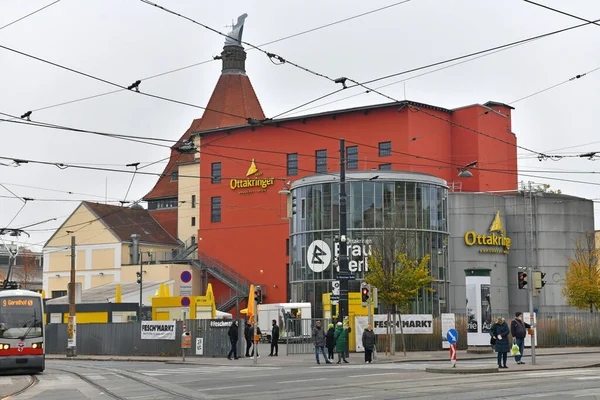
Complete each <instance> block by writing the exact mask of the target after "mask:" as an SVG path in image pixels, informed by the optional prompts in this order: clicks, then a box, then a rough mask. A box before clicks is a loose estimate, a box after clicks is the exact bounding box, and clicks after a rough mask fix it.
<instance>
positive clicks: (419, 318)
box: [355, 314, 433, 351]
mask: <svg viewBox="0 0 600 400" xmlns="http://www.w3.org/2000/svg"><path fill="white" fill-rule="evenodd" d="M368 323H369V317H356V319H355V324H356V332H355V333H356V351H364V350H365V349H364V348H363V347H362V334H363V332H364V330H365V328H366V327H367V324H368ZM393 323H394V316H393V315H391V316H390V332H391V331H392V329H393V327H392V326H393ZM387 325H388V320H387V314H378V315H374V316H373V332H374V333H375V334H376V335H385V334H386V333H387ZM402 330H403V331H404V333H405V334H407V335H412V334H432V333H433V315H431V314H402ZM396 334H398V335H399V334H400V318H399V316H398V315H396Z"/></svg>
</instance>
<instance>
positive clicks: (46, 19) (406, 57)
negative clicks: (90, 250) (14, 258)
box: [0, 0, 600, 249]
mask: <svg viewBox="0 0 600 400" xmlns="http://www.w3.org/2000/svg"><path fill="white" fill-rule="evenodd" d="M157 1H158V2H159V3H160V4H161V5H164V6H165V7H168V8H171V9H173V10H175V11H178V12H180V13H181V14H184V15H187V16H189V17H191V18H193V19H195V20H197V21H199V22H202V23H204V24H207V25H210V26H212V27H214V28H215V29H218V30H220V31H223V32H227V31H228V30H229V28H226V25H231V21H232V20H233V19H237V17H238V16H239V15H240V14H242V13H248V18H247V20H246V24H245V28H244V37H243V40H245V41H247V42H250V43H252V44H256V45H260V44H263V43H266V42H270V41H272V40H276V39H279V38H282V37H285V36H288V35H291V34H295V33H298V32H301V31H305V30H308V29H310V28H314V27H318V26H320V25H323V24H327V23H330V22H334V21H338V20H340V19H344V18H347V17H350V16H354V15H357V14H360V13H363V12H366V11H369V10H373V9H376V8H379V7H383V6H387V5H390V4H394V3H396V2H397V1H393V0H387V1H384V0H371V1H368V2H367V1H358V0H343V1H342V0H336V1H331V0H328V1H320V2H316V1H315V2H306V1H303V2H299V1H296V2H291V1H275V0H260V1H258V0H255V1H249V0H244V1H242V0H229V1H219V2H217V1H192V0H186V1H183V0H180V1H169V0H157ZM51 2H52V0H45V1H39V0H28V1H26V2H24V1H19V0H2V1H1V2H0V9H1V12H0V27H2V26H4V25H6V24H8V23H10V22H12V21H14V20H16V19H18V18H20V17H22V16H24V15H26V14H28V13H30V12H32V11H35V10H36V9H38V8H40V7H43V6H44V5H47V4H49V3H51ZM544 4H546V5H548V6H552V7H556V8H560V9H562V10H564V11H567V12H570V13H572V14H576V15H579V16H581V17H584V18H588V19H598V18H600V2H598V1H594V0H573V1H569V2H566V1H558V0H552V1H550V0H546V1H545V2H544ZM580 23H581V21H578V20H576V19H573V18H570V17H568V16H564V15H560V14H557V13H554V12H552V11H549V10H546V9H542V8H539V7H536V6H534V5H531V4H527V3H526V2H524V1H522V0H503V1H489V0H412V1H409V2H407V3H405V4H400V5H396V6H394V7H390V8H388V9H386V10H384V11H380V12H376V13H372V14H369V15H366V16H363V17H360V18H357V19H354V20H351V21H347V22H344V23H340V24H337V25H335V26H331V27H328V28H325V29H321V30H317V31H315V32H312V33H307V34H304V35H301V36H298V37H295V38H292V39H288V40H285V41H281V42H278V43H275V44H272V45H267V46H265V49H267V50H269V51H271V52H274V53H277V54H279V55H281V56H282V57H284V58H287V59H289V60H291V61H294V62H296V63H298V64H301V65H303V66H306V67H308V68H310V69H312V70H315V71H318V72H322V73H324V74H327V75H329V76H332V77H338V76H347V77H350V78H352V79H355V80H358V81H366V80H369V79H373V78H377V77H380V76H384V75H387V74H391V73H395V72H399V71H403V70H406V69H410V68H414V67H419V66H422V65H426V64H429V63H432V62H436V61H440V60H444V59H448V58H452V57H455V56H460V55H463V54H467V53H470V52H474V51H478V50H482V49H486V48H490V47H494V46H497V45H502V44H505V43H509V42H511V41H516V40H519V39H524V38H527V37H530V36H534V35H537V34H542V33H546V32H550V31H553V30H557V29H561V28H566V27H569V26H573V25H577V24H580ZM599 39H600V26H594V25H589V26H585V27H582V28H579V29H576V30H572V31H569V32H566V33H562V34H559V35H555V36H551V37H548V38H544V39H540V40H537V41H534V42H531V43H528V44H525V45H522V46H518V47H515V48H511V49H508V50H506V51H501V52H498V53H495V54H492V55H489V56H487V57H482V58H479V59H476V60H473V61H470V62H467V63H464V64H460V65H457V66H454V67H451V68H447V69H444V70H441V71H439V72H435V73H431V74H428V75H425V76H421V77H417V78H415V79H410V80H409V81H407V82H406V83H405V85H404V84H403V83H399V84H396V85H392V86H389V87H386V88H383V89H381V91H382V92H384V93H386V94H388V95H390V96H392V97H394V98H398V99H404V98H405V97H404V96H405V93H406V98H407V99H409V100H413V101H418V102H423V103H428V104H433V105H437V106H441V107H446V108H453V107H460V106H464V105H468V104H473V103H484V102H486V101H488V100H494V101H499V102H504V103H510V102H512V101H514V100H517V99H520V98H522V97H524V96H527V95H530V94H532V93H535V92H537V91H539V90H542V89H545V88H547V87H550V86H552V85H555V84H558V83H560V82H563V81H566V80H568V79H569V78H571V77H574V76H576V75H578V74H582V73H584V72H586V71H591V70H593V69H595V68H598V67H600V46H598V43H599ZM223 42H224V38H223V37H221V36H219V35H217V34H215V33H213V32H210V31H208V30H206V29H204V28H202V27H200V26H198V25H195V24H193V23H191V22H189V21H186V20H183V19H181V18H178V17H176V16H173V15H170V14H167V13H165V12H164V11H161V10H159V9H157V8H155V7H152V6H149V5H147V4H144V3H142V2H141V1H138V0H95V1H93V0H87V1H80V0H61V1H59V2H58V3H56V4H54V5H52V6H51V7H48V8H47V9H45V10H43V11H41V12H39V13H37V14H35V15H32V16H30V17H29V18H26V19H24V20H23V21H20V22H18V23H15V24H14V25H11V26H9V27H6V28H5V29H0V45H3V46H7V47H10V48H14V49H17V50H19V51H22V52H26V53H29V54H32V55H35V56H38V57H41V58H44V59H47V60H50V61H53V62H56V63H59V64H62V65H65V66H68V67H71V68H74V69H77V70H80V71H83V72H86V73H89V74H92V75H95V76H98V77H101V78H104V79H106V80H109V81H112V82H116V83H119V84H121V85H129V84H131V83H132V82H134V81H135V80H137V79H143V78H145V77H149V76H153V75H156V74H160V73H163V72H166V71H170V70H174V69H177V68H180V67H184V66H188V65H191V64H194V63H199V62H202V61H208V60H211V59H212V57H213V56H214V55H217V54H219V53H220V52H221V50H222V47H223ZM246 66H247V71H248V75H249V76H250V79H251V81H252V84H253V86H254V89H255V91H256V93H257V95H258V97H259V100H260V102H261V104H262V106H263V109H264V112H265V114H266V115H267V117H272V116H275V115H277V114H279V113H280V112H283V111H285V110H287V109H289V108H292V107H294V106H296V105H298V104H301V103H303V102H305V101H309V100H312V99H314V98H316V97H318V96H320V95H323V94H326V93H329V92H330V91H332V90H334V89H336V88H337V87H336V85H335V84H333V83H331V82H328V81H326V80H324V79H322V78H318V77H315V76H313V75H310V74H308V73H306V72H303V71H300V70H298V69H296V68H294V67H292V66H290V65H280V66H276V65H274V64H273V63H271V61H270V60H269V59H268V58H267V57H266V56H265V55H263V54H260V53H259V52H257V51H249V52H248V61H247V64H246ZM220 68H221V64H220V61H211V62H208V63H206V64H204V65H200V66H196V67H193V68H189V69H185V70H183V71H180V72H176V73H172V74H168V75H165V76H162V77H157V78H155V79H151V80H147V81H144V82H143V83H142V86H141V88H142V89H143V90H144V91H146V92H150V93H154V94H158V95H162V96H165V97H169V98H173V99H177V100H181V101H185V102H189V103H193V104H196V105H200V106H205V105H206V103H207V102H208V99H209V97H210V95H211V93H212V90H213V88H214V85H215V83H216V82H217V79H218V77H219V74H220ZM414 75H416V74H412V75H410V74H409V75H404V76H402V77H398V78H395V79H390V80H386V81H383V82H379V83H378V84H379V85H384V84H388V83H392V82H395V81H399V80H401V79H402V78H410V77H411V76H414ZM599 89H600V71H597V72H595V73H591V74H589V75H588V76H585V77H583V78H581V79H577V80H574V81H572V82H569V83H567V84H565V85H562V86H560V87H557V88H554V89H552V90H549V91H547V92H545V93H542V94H539V95H536V96H533V97H531V98H529V99H526V100H522V101H520V102H517V103H516V104H514V107H515V108H516V109H515V110H514V111H513V125H512V126H513V131H514V132H515V133H516V134H517V139H518V143H519V144H520V145H522V146H525V147H528V148H531V149H534V150H536V151H540V152H549V153H552V154H577V153H585V152H590V151H596V150H598V151H600V136H599V135H598V134H597V129H598V128H597V125H598V119H597V118H598V117H597V115H598V104H600V102H599V101H600V90H599ZM112 90H115V88H114V87H111V86H110V85H107V84H105V83H101V82H98V81H94V80H92V79H89V78H86V77H83V76H78V75H76V74H73V73H71V72H68V71H64V70H60V69H58V68H56V67H53V66H50V65H47V64H43V63H41V62H39V61H35V60H32V59H28V58H25V57H23V56H20V55H17V54H14V53H11V52H9V51H6V50H3V49H0V93H1V95H0V112H3V113H8V114H13V115H19V116H20V115H21V114H23V113H24V112H26V111H28V110H32V109H39V108H43V107H46V106H51V105H55V104H58V103H61V102H67V101H71V100H75V99H78V98H82V97H86V96H93V95H96V94H100V93H104V92H108V91H112ZM354 90H355V91H353V92H350V91H346V92H344V93H341V94H340V95H338V97H332V98H330V99H328V100H326V101H323V102H322V103H325V102H327V101H330V100H337V99H342V98H343V97H347V96H348V95H351V94H355V93H360V91H358V90H356V89H354ZM387 101H388V100H386V99H384V98H382V97H379V96H377V95H376V94H362V95H358V96H355V97H352V98H350V99H346V100H342V101H339V102H336V103H333V104H328V105H325V106H323V107H320V108H315V109H311V110H307V111H306V113H313V112H318V111H325V110H328V109H337V108H346V107H351V106H358V105H365V104H376V103H382V102H387ZM318 104H319V103H317V104H316V105H318ZM201 115H202V110H200V109H195V108H192V107H186V106H183V105H177V104H171V103H167V102H164V101H160V100H156V99H151V98H147V97H144V96H141V95H137V94H135V93H132V92H120V93H116V94H111V95H107V96H104V97H99V98H95V99H91V100H87V101H81V102H77V103H74V104H69V105H63V106H60V107H54V108H49V109H46V110H41V111H36V112H34V113H33V115H32V120H34V121H43V122H50V123H55V124H61V125H67V126H72V127H77V128H83V129H90V130H97V131H103V132H110V133H121V134H128V135H137V136H152V137H162V138H167V139H172V140H177V139H178V138H179V137H180V136H181V135H182V134H183V133H184V132H185V130H186V129H187V128H188V127H189V125H190V123H191V121H192V120H193V119H194V118H198V117H200V116H201ZM593 142H598V143H596V144H594V143H593ZM0 143H1V145H0V156H2V157H11V158H27V159H34V160H43V161H49V162H53V163H58V162H60V163H80V164H86V165H87V164H90V165H91V164H93V165H96V166H106V167H110V168H118V169H127V168H126V167H125V165H126V164H129V163H134V162H141V163H142V165H143V164H144V163H150V162H154V161H157V160H160V159H162V158H165V157H168V155H169V152H168V149H166V148H162V147H156V146H148V145H144V144H139V143H133V142H128V141H122V140H116V139H111V138H103V137H97V136H91V135H85V134H80V133H71V132H65V131H58V130H51V129H44V128H38V127H31V126H20V125H15V124H11V123H6V122H0ZM167 144H168V143H167ZM576 145H581V146H579V147H572V146H576ZM519 155H520V157H519V168H520V170H521V171H522V173H523V174H529V175H537V176H541V177H545V178H532V177H528V176H520V177H519V180H524V181H528V180H532V181H535V182H537V183H548V184H550V185H551V188H552V189H561V190H562V191H563V193H567V194H571V195H576V196H581V197H586V198H600V194H599V193H598V192H599V189H600V187H599V186H597V185H600V179H599V178H598V177H597V176H596V175H593V174H590V173H589V172H591V171H600V163H594V162H592V161H589V160H587V159H583V158H566V159H562V160H560V161H550V160H548V161H544V162H540V161H538V160H537V159H536V158H535V156H532V155H531V154H528V153H526V152H524V151H522V150H519ZM0 162H2V163H10V162H6V161H3V160H0ZM164 165H165V164H164V163H159V164H156V165H154V166H152V167H148V168H146V169H145V171H151V172H158V173H160V172H162V169H163V167H164ZM129 169H131V168H129ZM559 170H560V171H570V172H577V173H560V174H558V173H548V171H559ZM525 171H527V172H525ZM586 172H587V173H586ZM549 178H561V179H570V180H576V181H581V182H582V183H575V182H562V181H555V180H551V179H549ZM156 179H157V178H156V177H152V176H139V175H138V176H137V177H136V178H135V180H134V181H133V185H132V187H131V190H130V192H129V195H128V197H127V199H128V200H132V199H139V198H141V197H142V196H144V195H145V194H146V193H147V192H148V191H149V190H150V189H151V188H152V186H153V185H154V183H155V181H156ZM130 180H131V175H128V174H119V173H110V172H100V171H88V170H77V169H73V168H67V169H64V170H61V169H59V168H57V167H55V166H41V165H23V166H21V167H18V168H15V167H6V166H2V165H0V183H2V184H4V185H5V186H6V187H7V188H8V189H10V190H11V191H13V192H14V193H16V194H17V195H18V196H21V197H31V198H34V199H73V200H80V199H86V200H101V201H102V200H103V199H104V196H105V182H106V181H108V198H109V200H121V199H123V198H124V196H125V193H126V191H127V188H128V186H129V183H130ZM17 185H27V186H31V187H23V186H17ZM47 189H52V190H55V191H50V190H47ZM61 191H62V192H61ZM63 192H73V193H75V194H72V195H70V194H67V193H63ZM0 196H3V197H0V227H4V226H6V224H8V223H9V221H10V220H11V219H12V218H13V217H14V215H15V214H16V213H17V212H18V211H19V209H20V208H21V206H22V204H23V203H22V202H20V201H19V200H17V199H15V198H10V197H11V196H12V195H11V194H10V193H9V192H8V191H6V190H5V189H4V188H2V187H0ZM77 204H78V203H77V202H42V201H33V202H28V203H27V204H26V206H25V207H24V209H23V210H22V212H21V213H20V214H19V215H18V216H17V218H16V219H15V220H14V221H13V223H12V224H11V227H19V226H24V225H27V224H30V223H35V222H39V221H42V220H45V219H49V218H58V220H57V221H54V222H50V223H47V224H44V225H39V226H36V227H35V229H46V230H42V231H35V230H33V228H32V230H31V239H29V240H28V241H27V242H28V243H29V244H30V245H34V244H37V245H43V243H44V242H45V240H46V239H47V238H48V237H49V236H50V235H51V234H52V232H53V231H54V229H55V228H56V227H58V226H59V225H60V223H62V222H63V221H64V218H65V217H67V216H68V215H69V214H70V213H71V212H72V211H73V209H74V208H75V207H76V206H77ZM596 210H597V211H596V215H598V211H600V208H598V207H596ZM20 240H25V239H24V238H21V239H20ZM37 249H39V247H37Z"/></svg>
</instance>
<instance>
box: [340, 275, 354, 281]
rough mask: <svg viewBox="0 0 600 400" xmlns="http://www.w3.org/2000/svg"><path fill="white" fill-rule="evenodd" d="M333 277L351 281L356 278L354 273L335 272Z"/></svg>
mask: <svg viewBox="0 0 600 400" xmlns="http://www.w3.org/2000/svg"><path fill="white" fill-rule="evenodd" d="M335 278H336V279H337V280H340V281H352V280H355V279H356V275H354V274H337V275H336V276H335Z"/></svg>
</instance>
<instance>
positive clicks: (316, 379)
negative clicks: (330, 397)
mask: <svg viewBox="0 0 600 400" xmlns="http://www.w3.org/2000/svg"><path fill="white" fill-rule="evenodd" d="M324 380H325V378H315V379H298V380H296V381H282V382H277V383H300V382H313V381H324Z"/></svg>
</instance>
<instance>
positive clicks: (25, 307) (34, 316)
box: [0, 296, 43, 340]
mask: <svg viewBox="0 0 600 400" xmlns="http://www.w3.org/2000/svg"><path fill="white" fill-rule="evenodd" d="M42 318H43V316H42V307H41V302H40V299H38V298H34V297H26V296H23V297H19V296H11V297H2V298H1V299H0V338H6V339H16V338H19V339H21V340H24V339H28V338H36V337H41V336H42Z"/></svg>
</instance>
